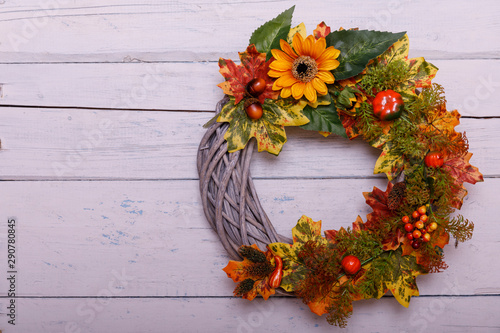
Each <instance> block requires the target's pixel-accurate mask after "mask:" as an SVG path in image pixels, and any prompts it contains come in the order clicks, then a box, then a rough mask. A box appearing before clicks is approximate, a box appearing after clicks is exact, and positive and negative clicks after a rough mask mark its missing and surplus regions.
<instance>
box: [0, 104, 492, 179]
mask: <svg viewBox="0 0 500 333" xmlns="http://www.w3.org/2000/svg"><path fill="white" fill-rule="evenodd" d="M212 115H213V114H212V113H200V112H156V111H155V112H153V111H151V112H137V111H109V110H74V109H36V108H33V109H27V108H4V109H2V110H1V119H2V121H0V135H1V136H0V139H1V141H2V149H1V150H0V157H1V158H0V168H1V170H2V173H1V175H0V179H10V180H11V179H185V178H189V179H194V178H197V177H198V174H197V170H196V154H197V149H198V145H199V143H200V141H201V138H202V136H203V135H204V134H205V129H204V128H203V127H202V125H203V124H204V123H206V122H207V121H208V120H209V119H210V118H211V117H212ZM461 121H462V124H461V125H460V126H459V127H458V130H460V131H465V132H466V133H467V136H468V138H469V141H470V151H471V152H472V153H473V154H474V156H473V158H472V160H471V163H472V164H473V165H475V166H477V167H479V169H480V170H481V172H482V173H483V174H484V175H486V176H498V175H500V168H499V165H500V160H499V159H500V148H499V146H498V144H497V141H498V128H499V127H500V119H462V120H461ZM287 133H288V140H289V141H288V142H287V143H286V145H285V147H284V149H283V151H282V152H281V154H280V156H279V157H278V158H276V157H275V156H273V155H270V154H268V153H265V152H264V153H257V152H256V153H254V157H253V161H252V174H253V176H254V177H256V178H262V177H265V178H283V177H327V178H328V177H344V178H345V177H373V166H374V165H375V161H376V159H377V157H378V155H379V154H380V151H379V150H377V149H375V148H372V147H370V146H368V144H366V143H364V142H363V141H361V140H354V141H348V140H346V139H343V138H340V137H329V138H326V139H325V138H323V137H322V136H320V135H319V134H317V133H314V132H309V131H304V130H302V129H299V128H288V129H287Z"/></svg>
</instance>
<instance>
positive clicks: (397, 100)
mask: <svg viewBox="0 0 500 333" xmlns="http://www.w3.org/2000/svg"><path fill="white" fill-rule="evenodd" d="M403 105H404V102H403V98H402V97H401V95H400V94H398V93H397V92H395V91H393V90H391V89H387V90H385V91H381V92H379V93H378V94H377V95H376V96H375V98H374V99H373V113H374V114H375V116H376V117H377V118H378V119H380V120H394V119H397V118H399V116H401V113H402V112H403Z"/></svg>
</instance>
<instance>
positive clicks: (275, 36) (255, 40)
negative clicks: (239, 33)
mask: <svg viewBox="0 0 500 333" xmlns="http://www.w3.org/2000/svg"><path fill="white" fill-rule="evenodd" d="M294 10H295V6H292V7H291V8H289V9H287V10H285V11H284V12H283V13H281V14H279V15H278V16H277V17H275V18H274V19H272V20H271V21H268V22H266V23H264V24H263V25H262V26H260V27H259V28H257V30H255V31H254V32H253V34H252V37H250V44H255V47H256V48H257V51H259V52H260V53H266V54H267V57H266V60H269V59H270V58H271V56H272V54H271V50H272V49H279V48H280V39H284V40H286V39H287V36H288V32H289V31H290V27H291V26H292V14H293V11H294Z"/></svg>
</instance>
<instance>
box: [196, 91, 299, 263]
mask: <svg viewBox="0 0 500 333" xmlns="http://www.w3.org/2000/svg"><path fill="white" fill-rule="evenodd" d="M224 103H225V100H222V101H221V102H219V104H218V105H217V112H220V110H221V108H222V106H223V105H224ZM227 128H228V124H227V123H214V124H213V125H212V126H210V128H209V129H208V131H207V133H206V134H205V136H204V137H203V139H202V140H201V143H200V146H199V150H198V160H197V165H198V174H199V176H200V193H201V199H202V202H203V210H204V211H205V216H206V218H207V220H208V222H209V223H210V225H211V226H212V228H214V230H215V231H216V232H217V234H218V235H219V238H220V240H221V242H222V245H223V246H224V248H225V249H226V251H227V252H228V253H229V256H230V257H231V258H232V259H235V260H241V258H240V256H239V255H238V248H239V247H240V246H241V245H251V244H257V245H258V246H259V248H260V249H261V250H263V251H265V250H266V245H267V244H270V243H274V242H284V243H290V244H291V243H292V240H291V239H289V238H287V237H284V236H282V235H279V234H278V233H277V232H276V230H275V229H274V227H273V225H272V223H271V221H270V220H269V218H268V217H267V215H266V212H265V211H264V209H263V208H262V205H261V204H260V201H259V198H258V196H257V192H256V190H255V186H254V184H253V180H252V177H251V176H250V162H251V160H252V152H253V149H254V146H255V140H254V139H252V140H250V142H249V143H248V144H247V145H246V147H245V148H244V149H243V150H239V151H236V152H234V153H229V152H228V151H227V142H226V141H225V140H224V134H225V133H226V130H227Z"/></svg>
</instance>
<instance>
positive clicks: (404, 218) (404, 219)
mask: <svg viewBox="0 0 500 333" xmlns="http://www.w3.org/2000/svg"><path fill="white" fill-rule="evenodd" d="M401 220H403V222H404V223H408V222H410V218H409V217H408V216H406V215H405V216H403V218H402V219H401Z"/></svg>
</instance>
